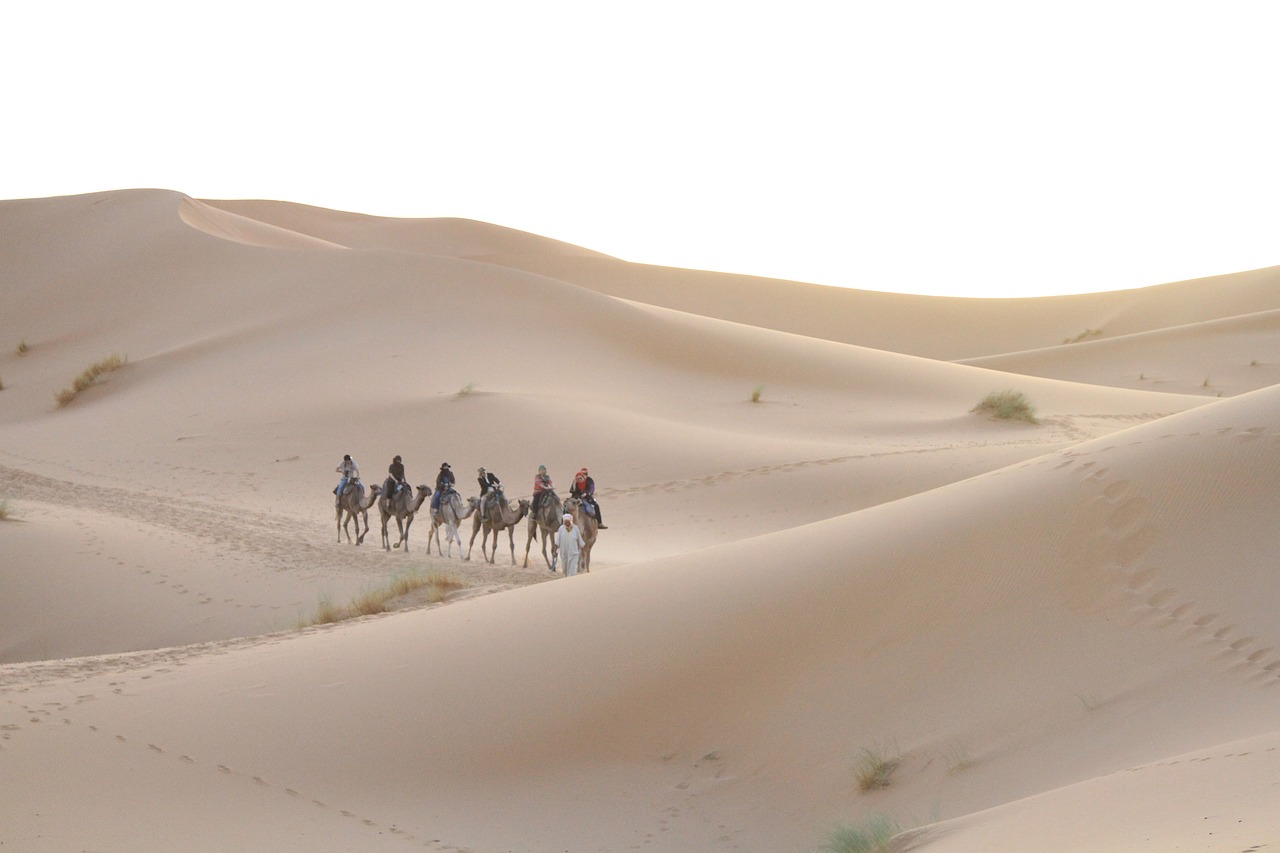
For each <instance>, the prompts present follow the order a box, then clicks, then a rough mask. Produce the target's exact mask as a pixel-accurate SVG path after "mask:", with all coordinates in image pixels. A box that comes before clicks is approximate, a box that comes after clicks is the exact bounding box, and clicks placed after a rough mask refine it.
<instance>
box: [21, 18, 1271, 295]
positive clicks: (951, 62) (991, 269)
mask: <svg viewBox="0 0 1280 853" xmlns="http://www.w3.org/2000/svg"><path fill="white" fill-rule="evenodd" d="M1274 8H1276V7H1275V6H1274V4H1272V3H1269V2H1230V0H1226V2H1221V3H1205V2H1200V3H1186V2H1179V0H1162V2H1126V0H1108V2H1093V0H1077V2H1071V3H1065V2H1061V3H1051V2H1027V0H1018V2H990V1H989V0H988V1H987V2H984V0H974V2H953V0H947V1H946V2H930V0H920V2H911V0H902V2H885V0H877V2H861V0H849V2H806V0H786V2H777V3H766V2H754V3H753V2H744V0H737V2H699V0H682V2H667V0H651V2H645V3H636V4H619V3H605V2H599V0H593V1H592V2H576V0H575V1H574V2H569V1H568V0H545V2H537V3H534V2H516V0H508V2H486V0H466V2H456V0H455V2H448V3H445V2H435V0H420V2H388V0H365V2H362V3H359V4H351V3H336V2H326V0H312V2H276V0H253V2H242V0H218V2H213V0H206V2H203V3H200V2H191V3H174V2H172V0H169V2H164V3H160V2H131V0H119V2H113V3H99V2H76V3H71V2H61V1H60V0H41V2H21V3H9V4H5V5H4V7H3V10H0V75H3V79H4V80H5V81H6V85H5V87H4V93H3V95H0V104H3V107H0V120H2V122H3V127H4V128H5V132H4V133H3V134H0V157H3V163H4V166H3V168H0V199H17V198H36V197H45V196H57V195H71V194H78V193H87V192H97V191H101V190H111V189H123V188H133V187H158V188H164V189H171V190H177V191H179V192H183V193H186V194H187V195H190V196H193V197H195V198H210V199H224V198H269V199H279V200H284V201H292V202H299V203H303V204H311V205H317V206H320V207H327V208H333V209H339V210H348V211H355V212H360V213H367V214H373V215H378V216H394V217H439V216H452V217H466V218H471V219H479V220H483V221H486V222H492V223H496V224H499V225H504V226H507V227H511V228H517V229H520V230H523V231H531V232H534V233H537V234H541V235H544V236H547V237H552V238H555V239H558V240H564V241H566V242H570V243H575V244H578V245H581V246H585V247H587V248H590V249H593V250H596V251H599V252H604V253H607V254H610V255H614V256H616V257H619V258H623V259H625V260H628V261H635V262H640V263H648V264H659V265H666V266H679V267H689V268H695V269H708V270H717V271H723V272H734V273H746V274H752V275H762V276H769V277H774V278H784V279H794V280H797V281H806V282H814V283H819V284H827V285H835V286H843V287H856V288H862V289H868V290H887V291H896V292H907V293H926V294H940V295H952V296H975V297H1014V296H1036V295H1048V294H1058V293H1078V292H1094V291H1102V290H1112V289H1118V288H1129V287H1141V286H1147V285H1154V284H1161V283H1165V282H1170V281H1178V280H1183V279H1188V278H1197V277H1201V276H1207V275H1216V274H1221V273H1229V272H1237V271H1240V270H1246V269H1256V268H1260V267H1266V266H1273V265H1278V264H1280V240H1277V235H1278V234H1280V228H1278V226H1280V204H1277V201H1280V138H1278V133H1277V130H1276V127H1277V126H1278V125H1280V122H1278V121H1277V120H1276V117H1275V109H1276V104H1277V102H1278V101H1280V97H1278V96H1280V92H1278V91H1277V89H1278V88H1280V86H1278V83H1280V74H1278V73H1277V71H1276V64H1275V56H1276V51H1275V36H1276V32H1277V29H1276V26H1275V24H1276V23H1277V22H1278V21H1280V12H1273V11H1272V10H1273V9H1274Z"/></svg>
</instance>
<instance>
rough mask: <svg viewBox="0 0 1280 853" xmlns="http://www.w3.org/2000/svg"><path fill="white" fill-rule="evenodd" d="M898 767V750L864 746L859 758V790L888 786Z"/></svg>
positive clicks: (872, 789) (871, 789)
mask: <svg viewBox="0 0 1280 853" xmlns="http://www.w3.org/2000/svg"><path fill="white" fill-rule="evenodd" d="M897 769H898V755H897V750H894V751H892V752H890V751H889V750H887V749H882V748H879V747H877V748H875V749H869V748H863V750H862V755H861V757H860V758H859V759H858V765H857V775H858V790H860V791H874V790H875V789H876V788H887V787H889V782H890V780H891V779H892V777H893V771H895V770H897Z"/></svg>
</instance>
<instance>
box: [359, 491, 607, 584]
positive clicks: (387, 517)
mask: <svg viewBox="0 0 1280 853" xmlns="http://www.w3.org/2000/svg"><path fill="white" fill-rule="evenodd" d="M431 495H432V488H431V487H430V486H418V487H417V488H416V489H414V490H412V491H411V490H409V489H408V488H404V489H401V490H400V491H399V492H398V493H397V494H395V495H387V494H386V493H385V491H384V490H383V488H382V486H380V485H373V486H370V487H369V491H368V494H365V493H364V487H363V486H362V485H361V483H360V479H359V478H358V477H352V478H351V479H350V481H349V482H348V483H347V484H346V487H345V488H344V489H343V491H342V493H341V494H340V495H339V496H338V503H337V516H338V542H339V543H341V542H342V537H343V535H344V534H345V535H346V537H347V542H348V544H351V543H352V542H353V540H352V538H351V531H350V530H349V529H348V528H347V526H348V524H350V522H351V520H352V519H355V523H356V538H355V540H354V544H356V545H359V544H361V543H362V542H364V537H365V535H366V534H367V533H368V532H369V510H370V509H372V508H373V507H374V505H375V504H376V505H377V507H378V514H379V515H380V516H381V517H382V548H383V550H385V551H390V550H392V549H393V548H401V547H403V548H404V551H405V553H408V551H409V530H410V528H411V527H412V526H413V520H414V518H415V517H416V516H417V514H418V511H419V510H421V509H422V505H423V503H426V502H428V501H430V499H431ZM530 505H531V502H530V500H529V499H528V498H520V499H519V500H518V501H517V502H516V505H515V506H514V507H512V506H511V504H510V503H508V502H507V501H506V499H505V498H503V499H502V500H499V501H494V502H493V503H492V504H491V505H490V506H489V508H488V512H487V513H486V514H485V518H484V519H483V520H481V513H480V498H478V497H472V498H467V499H466V500H465V501H464V500H463V499H462V496H461V495H460V494H458V492H457V491H455V490H453V489H450V490H449V491H448V493H447V494H445V495H442V496H441V497H440V505H439V507H438V508H436V509H434V510H433V509H430V506H429V505H428V512H429V513H430V516H431V530H430V531H429V532H428V533H427V553H428V554H430V553H431V543H432V542H433V541H434V542H435V544H436V553H437V554H439V555H440V556H441V557H443V556H445V552H444V549H443V548H441V546H440V528H442V527H443V528H444V531H445V542H447V543H448V545H449V554H448V556H449V557H453V543H454V542H457V543H458V556H459V557H461V558H462V559H463V560H470V559H471V551H472V549H473V548H474V547H475V543H476V536H479V535H480V534H481V533H482V532H483V534H484V535H483V536H481V538H480V553H481V554H482V555H483V556H484V558H485V560H486V561H487V562H489V563H493V562H495V560H496V559H497V556H498V535H499V534H500V533H502V532H503V531H504V530H505V531H506V533H507V543H508V546H509V547H510V550H511V565H513V566H515V565H518V563H517V561H516V544H515V530H516V527H517V526H518V525H519V524H520V522H521V521H523V520H525V519H526V518H527V519H528V524H527V532H528V536H527V538H526V539H525V543H524V568H528V567H529V551H530V550H531V548H532V546H533V542H534V540H535V539H540V541H541V545H542V559H543V560H544V561H545V562H546V564H547V568H548V569H550V570H551V571H553V572H554V571H556V563H557V561H558V557H559V555H558V553H557V550H558V549H557V546H556V531H557V530H559V528H560V520H561V517H562V515H564V514H568V515H572V516H573V521H574V524H576V525H577V527H578V529H579V530H580V531H581V532H582V538H583V541H584V542H585V543H586V544H585V546H584V547H583V549H582V554H581V557H580V558H579V568H578V570H579V571H581V572H589V571H591V548H592V546H593V545H595V542H596V535H597V532H598V525H597V524H596V520H595V517H594V516H593V515H592V514H591V513H590V512H589V511H588V510H587V509H586V507H585V506H584V505H583V501H582V500H581V499H580V498H576V497H571V498H567V499H565V500H564V501H563V502H561V500H560V498H559V497H558V496H557V495H556V493H555V491H554V490H549V491H548V492H547V493H546V496H545V497H544V498H543V499H542V502H541V507H540V508H539V510H538V511H537V512H536V513H533V512H531V511H530ZM393 518H394V519H395V522H396V529H397V530H398V531H399V538H398V539H397V541H396V542H394V543H392V542H391V537H390V533H389V525H390V523H391V519H393ZM468 518H470V519H473V520H472V523H471V540H470V542H468V544H467V553H466V554H465V555H463V553H462V535H461V534H460V533H459V529H460V528H461V526H462V522H463V521H465V520H466V519H468ZM361 520H363V521H364V532H361V530H360V522H361ZM491 534H492V536H493V551H492V552H490V551H489V547H488V546H489V536H490V535H491ZM548 541H550V543H551V555H550V556H549V557H548V556H547V543H548Z"/></svg>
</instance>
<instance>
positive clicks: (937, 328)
mask: <svg viewBox="0 0 1280 853" xmlns="http://www.w3.org/2000/svg"><path fill="white" fill-rule="evenodd" d="M1036 272H1037V271H1036V270H1028V271H1027V274H1028V277H1034V276H1035V275H1036ZM1277 318H1280V267H1276V268H1270V269H1265V270H1258V271H1254V272H1246V273H1235V274H1231V275H1223V276H1219V277H1214V278H1207V279H1200V280H1196V281H1187V282H1178V283H1173V284H1161V285H1155V286H1152V287H1147V288H1142V289H1139V290H1131V291H1123V292H1115V293H1097V294H1086V295H1081V296H1070V297H1052V298H1045V299H1015V300H982V299H949V298H943V297H920V296H904V295H898V294H888V293H879V292H875V291H872V290H850V289H840V288H831V287H824V286H821V285H818V284H803V283H797V282H786V281H778V280H771V279H765V278H756V277H750V276H737V275H728V274H719V273H710V272H699V271H692V270H677V269H668V268H661V267H653V266H646V265H641V264H633V263H628V262H626V261H622V260H619V259H616V258H611V257H608V256H606V255H603V254H600V253H597V252H593V251H591V250H589V249H586V248H582V247H577V246H573V245H570V244H567V243H563V242H560V241H556V240H554V239H550V238H547V237H542V236H538V235H534V234H528V233H525V232H520V231H515V230H512V229H508V228H502V227H500V226H497V225H491V224H488V223H483V222H475V221H470V220H463V219H422V220H404V219H388V218H381V217H372V216H363V215H357V214H352V213H345V212H340V211H331V210H324V209H321V208H315V207H308V206H304V205H296V204H291V203H287V202H281V201H247V200H246V201H230V200H216V201H215V200H197V199H193V198H190V197H188V196H186V195H183V194H182V193H178V192H171V191H165V190H125V191H119V192H110V193H99V194H94V195H85V196H73V197H64V198H50V199H27V200H15V201H3V202H0V385H2V386H3V387H2V389H0V582H2V583H3V589H4V594H3V595H2V596H0V699H2V700H3V701H0V765H3V766H4V768H5V773H4V777H5V779H6V780H7V784H6V786H5V796H4V797H3V798H0V848H3V849H5V850H8V849H13V850H22V851H66V850H80V849H97V850H121V851H173V850H191V851H211V853H212V851H219V852H221V851H227V850H272V851H277V850H299V851H302V850H306V851H352V850H360V851H373V850H384V849H385V850H404V849H415V848H416V849H426V850H440V851H446V850H450V851H463V850H465V851H476V853H480V852H481V851H483V852H484V853H498V851H531V852H532V853H542V851H546V853H552V851H566V850H570V851H589V850H595V851H630V850H640V851H672V853H688V851H713V850H726V851H729V850H737V851H762V853H763V851H794V853H802V852H803V851H809V850H816V849H824V845H828V846H827V847H826V848H825V849H838V848H835V847H831V846H830V845H831V844H833V839H834V835H833V834H832V833H833V828H835V827H837V826H840V825H845V826H846V829H847V831H857V830H859V829H866V828H868V827H870V826H871V825H872V823H873V822H874V821H877V820H880V821H885V822H888V823H889V824H891V825H892V827H893V831H894V832H897V833H899V834H898V836H897V838H896V840H895V841H894V842H893V843H892V845H890V846H887V847H884V848H882V849H892V850H897V851H905V850H923V851H937V853H944V851H945V853H950V852H951V851H992V850H1038V851H1109V850H1117V851H1118V850H1125V851H1146V852H1147V853H1157V851H1159V853H1163V851H1168V850H1172V849H1196V850H1214V851H1219V850H1220V851H1243V850H1264V849H1268V848H1269V847H1275V846H1277V845H1280V825H1277V822H1276V820H1275V815H1277V814H1280V786H1278V785H1277V781H1280V751H1277V750H1280V726H1278V725H1277V723H1276V722H1275V721H1276V720H1277V719H1280V713H1278V712H1280V633H1278V632H1277V630H1276V628H1275V622H1276V620H1275V617H1274V613H1275V611H1276V609H1277V605H1278V604H1280V601H1278V599H1280V593H1278V592H1277V589H1276V584H1275V582H1274V563H1275V558H1276V554H1277V553H1280V532H1278V528H1277V525H1276V524H1275V523H1274V520H1273V519H1274V518H1275V516H1276V515H1277V510H1280V501H1278V500H1277V498H1276V493H1277V490H1276V488H1275V485H1274V484H1275V483H1276V482H1277V481H1278V480H1280V388H1277V385H1278V384H1280V355H1278V354H1280V319H1277ZM111 355H118V356H120V361H121V363H122V364H121V366H120V367H118V368H117V369H113V370H110V371H108V372H105V373H103V374H102V375H101V376H99V377H97V379H96V381H94V382H92V383H89V384H88V386H87V387H84V388H83V389H82V390H80V391H78V392H77V393H75V394H74V396H73V398H72V399H69V401H66V400H65V399H64V402H63V403H61V404H60V403H59V402H58V400H57V399H56V398H57V396H58V395H59V392H61V391H63V390H64V389H67V388H69V387H71V386H72V385H73V383H74V381H75V380H76V378H77V377H78V376H80V375H81V374H82V373H83V372H84V371H85V370H86V368H89V367H90V366H91V365H93V364H94V363H95V362H98V361H99V360H101V359H104V358H105V357H107V356H111ZM1002 390H1010V391H1014V392H1017V393H1021V394H1022V395H1023V396H1024V398H1025V399H1026V400H1027V401H1028V402H1029V403H1030V404H1031V405H1032V406H1033V407H1034V421H1035V422H1034V423H1029V422H1021V421H1006V420H999V419H992V418H989V417H986V416H984V415H979V414H975V413H974V412H973V411H972V409H973V408H974V407H975V405H976V404H977V403H978V402H979V401H980V400H982V399H983V398H984V397H985V396H986V395H988V394H989V393H991V392H996V391H1002ZM344 453H348V454H351V455H352V456H353V457H354V458H355V459H356V460H357V461H358V462H359V464H360V466H361V470H362V474H363V480H364V482H365V484H366V485H368V486H372V485H375V484H381V483H382V481H383V479H384V477H385V476H386V472H387V466H388V463H389V462H390V461H391V459H392V457H393V456H395V455H397V454H399V455H402V456H403V459H404V463H405V465H406V467H407V469H408V478H409V480H410V483H411V484H413V485H417V484H424V485H426V484H432V483H434V481H435V477H436V473H437V471H438V469H439V467H440V465H441V463H443V462H448V463H449V464H450V465H451V469H452V471H453V472H455V473H456V475H457V478H458V485H459V489H460V491H461V492H462V495H463V497H464V498H466V497H471V496H473V495H475V494H477V493H478V485H477V483H476V469H477V468H478V467H479V466H485V467H486V468H487V469H489V470H490V471H493V472H495V473H497V474H498V475H499V476H500V477H501V478H502V480H503V482H504V484H505V492H506V495H507V497H508V498H509V499H510V501H511V502H512V504H514V505H518V501H519V499H523V498H528V497H529V496H530V495H531V492H532V486H533V476H534V473H535V471H536V469H537V467H538V466H539V465H546V466H547V468H548V471H549V472H550V474H551V476H552V477H553V479H554V480H555V484H556V487H557V490H558V493H559V494H560V496H561V497H564V496H567V493H568V489H569V486H570V484H571V482H572V477H573V474H574V472H576V471H578V470H579V469H580V468H582V467H587V468H588V469H589V470H590V472H591V475H592V476H593V478H594V479H595V482H596V483H597V484H598V490H597V494H598V496H599V498H600V504H601V508H602V511H603V513H604V518H605V522H606V524H607V525H608V529H606V530H603V531H601V532H600V533H599V538H598V541H597V543H596V545H595V548H594V550H593V553H592V561H591V568H592V571H591V572H590V573H589V574H582V575H579V576H577V577H573V578H566V577H564V576H563V575H562V574H561V573H560V572H552V571H549V570H548V566H547V563H546V562H545V561H544V559H543V556H542V553H541V551H540V548H539V545H538V544H537V543H536V542H535V543H533V544H532V547H531V550H530V552H529V559H528V565H527V567H526V566H525V565H524V562H525V546H526V541H527V539H528V534H527V527H526V522H525V520H523V519H521V520H520V522H519V523H518V524H517V526H516V528H515V530H514V532H513V533H511V534H510V535H509V534H508V533H506V532H504V533H502V534H501V535H500V536H499V540H498V545H497V547H496V554H494V550H493V548H492V545H491V544H490V550H489V551H488V554H490V555H494V562H493V563H489V562H487V560H486V559H485V557H484V556H482V554H481V548H482V546H481V539H480V537H479V536H477V537H476V538H475V540H474V544H472V541H471V538H472V521H471V519H467V520H466V521H464V522H463V526H462V530H461V536H462V540H463V548H462V549H461V553H460V552H459V549H458V547H457V545H456V544H455V545H454V546H453V548H452V550H451V554H450V553H448V552H447V553H446V555H443V556H442V555H440V554H437V553H435V552H434V543H433V548H432V552H431V553H428V550H427V548H428V541H429V532H430V530H431V524H430V520H429V518H427V511H426V509H425V508H424V509H423V510H421V511H420V512H419V513H418V516H417V517H416V518H415V521H414V523H413V524H412V526H411V528H410V530H409V535H408V542H407V547H405V546H401V547H397V548H392V549H390V550H384V548H383V546H382V536H381V524H380V516H379V512H378V509H377V506H376V504H375V505H374V507H373V508H372V510H371V511H370V515H369V522H370V524H371V530H370V531H369V532H368V533H367V534H366V535H365V537H364V539H363V543H362V544H360V545H359V546H356V545H354V544H349V543H348V542H347V539H346V537H345V536H344V534H343V532H342V530H341V528H340V525H339V524H338V523H337V522H336V520H335V512H334V507H333V495H332V493H331V490H332V489H333V487H334V486H335V485H336V483H337V478H338V475H337V473H336V472H335V471H334V468H335V466H336V465H337V464H338V462H339V461H340V460H341V458H342V456H343V454H344ZM359 529H363V527H362V526H361V527H360V528H359ZM388 535H389V540H390V542H391V543H395V542H397V540H398V539H399V538H400V537H399V534H398V532H397V529H396V523H395V521H394V520H392V521H390V523H389V526H388ZM353 538H354V537H353ZM441 539H442V541H443V535H442V537H441ZM406 552H407V553H406ZM468 552H470V559H469V560H467V559H463V557H465V556H466V555H467V553H468ZM513 556H514V565H513ZM432 575H435V576H442V575H447V576H448V577H449V578H450V579H451V580H452V581H454V583H455V585H457V586H460V587H461V588H460V589H455V590H453V591H450V592H447V593H441V595H442V596H443V600H436V598H437V597H433V596H428V595H427V594H426V593H425V592H424V591H418V592H410V593H408V594H406V595H404V596H402V597H398V598H393V599H392V600H391V601H390V603H389V609H388V612H385V613H380V614H376V615H369V616H363V617H360V618H356V619H351V620H345V621H339V622H336V623H332V624H320V625H316V624H314V623H315V622H316V621H317V620H318V616H319V614H320V613H321V612H322V611H323V610H324V609H325V608H326V607H327V606H330V605H334V604H345V603H347V602H351V601H352V600H354V599H358V598H361V597H362V596H363V597H365V598H369V597H370V596H371V595H372V594H373V593H376V592H378V591H380V590H383V589H385V588H388V587H389V586H390V585H391V584H392V583H393V582H395V581H397V580H402V579H404V578H406V577H410V576H413V577H420V578H422V577H428V576H432ZM872 760H883V762H884V766H883V767H882V768H881V769H882V779H886V780H887V783H888V784H887V785H885V786H880V787H869V788H868V789H866V790H864V789H863V787H864V786H863V785H860V781H859V777H860V775H862V774H863V773H864V772H865V771H866V769H867V767H866V765H867V763H868V762H870V761H872Z"/></svg>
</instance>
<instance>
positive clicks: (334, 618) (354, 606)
mask: <svg viewBox="0 0 1280 853" xmlns="http://www.w3.org/2000/svg"><path fill="white" fill-rule="evenodd" d="M464 586H466V584H465V583H464V582H463V581H461V580H459V579H458V578H456V577H454V576H453V575H447V574H442V573H440V572H430V573H428V574H425V575H424V574H419V573H416V572H414V573H409V574H404V575H399V576H397V577H395V578H393V579H392V580H391V582H390V583H388V584H387V585H386V586H382V587H378V588H376V589H370V590H366V591H364V592H362V593H361V594H360V595H358V596H356V597H355V598H353V599H352V600H351V602H350V603H349V604H346V605H337V604H334V603H333V602H332V601H330V600H329V599H328V598H321V599H320V604H319V606H318V607H317V608H316V612H315V614H314V615H313V616H312V617H311V618H310V619H305V620H301V621H299V623H298V627H299V628H306V627H308V626H310V625H328V624H330V623H332V622H343V621H345V620H347V619H355V618H356V617H358V616H373V615H375V614H378V613H385V612H386V610H387V604H388V603H390V602H391V601H394V600H395V599H397V598H402V597H403V596H406V595H408V594H409V593H411V592H417V591H418V590H420V589H425V590H426V599H427V603H428V604H437V603H439V602H441V601H444V599H445V596H447V595H448V594H449V592H451V591H452V590H455V589H462V588H463V587H464Z"/></svg>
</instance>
